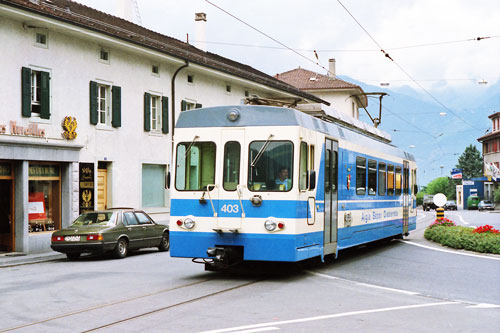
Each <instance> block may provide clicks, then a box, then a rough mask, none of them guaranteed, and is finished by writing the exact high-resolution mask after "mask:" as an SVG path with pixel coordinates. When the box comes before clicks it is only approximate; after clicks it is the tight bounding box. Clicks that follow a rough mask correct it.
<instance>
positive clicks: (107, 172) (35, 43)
mask: <svg viewBox="0 0 500 333" xmlns="http://www.w3.org/2000/svg"><path fill="white" fill-rule="evenodd" d="M0 40H1V41H2V46H1V48H2V52H0V62H1V63H2V75H1V76H0V85H1V86H2V89H1V90H0V99H1V100H2V105H1V106H0V193H1V196H0V252H12V251H17V252H25V253H28V252H29V253H34V252H42V251H46V250H48V249H49V246H50V235H51V232H50V231H51V230H53V229H59V228H62V227H65V226H67V225H69V223H70V222H71V221H72V220H73V219H74V218H75V217H76V216H78V214H79V213H80V212H81V211H82V210H85V209H98V208H109V207H118V206H127V207H131V206H132V207H138V208H142V209H144V210H145V211H146V212H148V213H150V215H151V216H152V217H153V218H154V219H155V220H157V221H160V222H166V217H167V216H168V213H169V196H168V190H166V189H165V175H166V172H167V170H169V168H170V165H171V163H172V157H171V156H172V134H173V133H175V132H174V131H175V128H174V126H173V125H174V123H175V119H176V116H177V115H178V113H179V112H181V110H187V109H191V108H196V107H201V106H215V105H229V104H240V101H241V100H242V99H243V98H245V96H249V95H253V94H256V95H259V96H262V97H266V98H301V99H302V100H303V102H304V103H308V102H315V103H326V104H328V103H327V102H325V101H323V100H322V99H321V98H318V97H316V96H313V95H311V94H309V93H307V92H303V91H300V90H299V89H296V88H294V87H292V86H290V85H288V84H286V83H283V82H281V81H279V80H277V79H275V78H273V77H271V76H268V75H266V74H264V73H262V72H259V71H258V70H255V69H253V68H251V67H249V66H246V65H244V64H241V63H237V62H235V61H232V60H229V59H226V58H223V57H220V56H218V55H215V54H212V53H208V52H205V51H202V50H200V49H197V48H195V47H193V46H191V45H189V44H186V43H183V42H181V41H178V40H175V39H173V38H170V37H167V36H164V35H161V34H158V33H155V32H153V31H150V30H147V29H145V28H142V27H140V26H138V25H135V24H133V23H131V22H128V21H126V20H123V19H120V18H117V17H114V16H111V15H107V14H105V13H102V12H99V11H96V10H94V9H91V8H89V7H86V6H83V5H80V4H78V3H76V2H71V1H67V0H0Z"/></svg>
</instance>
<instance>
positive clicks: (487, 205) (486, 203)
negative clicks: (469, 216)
mask: <svg viewBox="0 0 500 333" xmlns="http://www.w3.org/2000/svg"><path fill="white" fill-rule="evenodd" d="M477 209H479V211H482V210H494V209H495V204H494V203H493V202H491V201H490V200H481V202H479V204H478V205H477Z"/></svg>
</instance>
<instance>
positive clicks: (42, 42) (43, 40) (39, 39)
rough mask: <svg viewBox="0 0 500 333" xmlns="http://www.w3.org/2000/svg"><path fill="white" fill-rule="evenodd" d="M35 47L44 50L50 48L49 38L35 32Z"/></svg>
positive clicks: (44, 34)
mask: <svg viewBox="0 0 500 333" xmlns="http://www.w3.org/2000/svg"><path fill="white" fill-rule="evenodd" d="M35 45H36V46H39V47H43V48H47V47H48V36H47V34H46V33H42V32H35Z"/></svg>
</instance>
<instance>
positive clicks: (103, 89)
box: [97, 84, 110, 125]
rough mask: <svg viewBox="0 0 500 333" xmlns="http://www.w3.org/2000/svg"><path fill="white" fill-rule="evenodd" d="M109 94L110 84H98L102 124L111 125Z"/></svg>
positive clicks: (99, 111)
mask: <svg viewBox="0 0 500 333" xmlns="http://www.w3.org/2000/svg"><path fill="white" fill-rule="evenodd" d="M109 95H110V94H109V86H105V85H102V84H98V85H97V114H98V119H99V120H98V123H99V124H101V125H109V120H110V119H109V118H110V114H109V105H110V103H109Z"/></svg>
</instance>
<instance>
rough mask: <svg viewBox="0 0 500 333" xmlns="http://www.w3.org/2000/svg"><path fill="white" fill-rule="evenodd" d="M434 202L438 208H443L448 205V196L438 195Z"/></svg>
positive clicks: (435, 196)
mask: <svg viewBox="0 0 500 333" xmlns="http://www.w3.org/2000/svg"><path fill="white" fill-rule="evenodd" d="M432 200H433V201H434V204H435V205H436V206H438V207H443V206H444V204H445V203H446V200H447V198H446V195H444V194H443V193H438V194H436V195H434V198H433V199H432Z"/></svg>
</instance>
